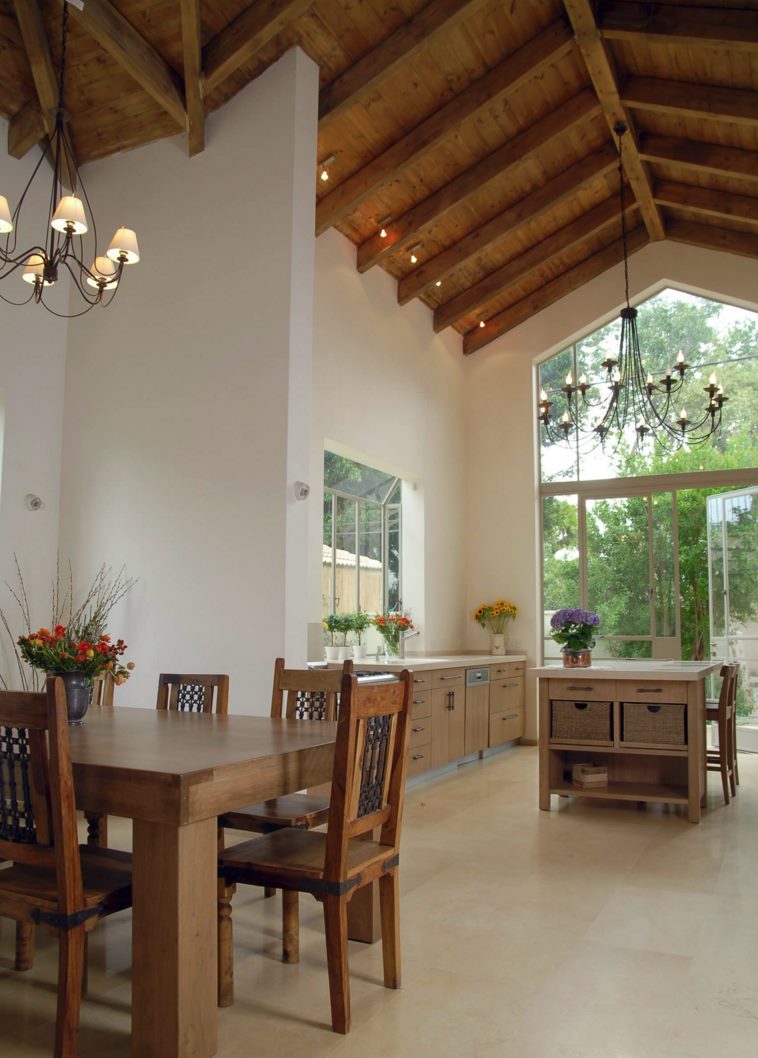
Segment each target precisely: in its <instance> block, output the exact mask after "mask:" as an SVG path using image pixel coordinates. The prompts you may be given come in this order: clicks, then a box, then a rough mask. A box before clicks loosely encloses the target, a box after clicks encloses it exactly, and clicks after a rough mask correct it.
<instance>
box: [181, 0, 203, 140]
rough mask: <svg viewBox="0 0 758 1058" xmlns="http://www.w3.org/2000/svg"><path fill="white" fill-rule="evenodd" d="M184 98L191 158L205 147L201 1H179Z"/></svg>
mask: <svg viewBox="0 0 758 1058" xmlns="http://www.w3.org/2000/svg"><path fill="white" fill-rule="evenodd" d="M180 5H181V15H182V51H183V55H184V97H185V100H186V104H187V141H188V146H189V153H190V158H191V157H192V156H193V155H195V154H199V153H200V151H202V150H203V148H204V147H205V101H204V83H203V67H202V62H203V54H202V53H203V48H202V31H201V26H200V0H180Z"/></svg>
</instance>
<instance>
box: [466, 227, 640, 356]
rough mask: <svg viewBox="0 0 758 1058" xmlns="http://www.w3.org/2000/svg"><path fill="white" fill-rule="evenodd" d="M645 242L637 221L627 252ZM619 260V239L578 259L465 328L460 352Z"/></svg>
mask: <svg viewBox="0 0 758 1058" xmlns="http://www.w3.org/2000/svg"><path fill="white" fill-rule="evenodd" d="M649 241H650V237H649V234H648V232H647V230H646V229H645V227H644V225H642V224H640V225H639V226H638V227H636V228H634V229H633V230H632V231H631V232H630V233H629V236H628V239H627V247H628V251H629V253H630V254H633V253H636V251H637V250H639V249H641V248H642V247H643V246H645V245H647V243H648V242H649ZM623 259H624V248H623V243H622V240H621V239H616V241H615V242H612V243H611V244H610V245H609V246H606V247H604V248H603V249H602V250H599V251H598V252H597V253H594V254H592V255H591V256H590V257H587V258H585V260H584V261H581V262H580V263H579V264H578V265H575V266H574V267H573V268H569V269H568V271H566V272H564V273H563V274H562V275H559V276H557V277H556V278H555V279H553V280H552V281H551V282H549V283H546V284H545V286H543V287H540V288H539V290H536V291H534V293H532V294H529V295H527V297H525V298H522V300H521V301H517V302H516V303H515V304H514V305H509V306H508V308H507V309H504V310H503V311H502V312H499V313H497V315H495V316H492V317H491V318H490V319H489V320H487V322H486V326H484V327H475V328H474V329H473V330H471V331H468V332H467V333H466V334H465V335H464V336H463V352H464V353H465V354H466V356H469V355H470V354H471V353H475V352H476V351H477V350H478V349H482V348H483V347H484V346H485V345H489V343H490V342H493V341H495V339H496V338H500V337H501V336H502V335H503V334H505V333H506V332H507V331H511V330H513V328H514V327H518V325H519V324H520V323H525V322H526V320H528V319H531V317H532V316H536V315H537V313H538V312H542V310H543V309H546V308H547V307H548V306H549V305H552V304H554V303H555V302H556V301H560V299H561V298H563V297H565V296H566V295H567V294H571V293H572V292H573V291H574V290H578V289H579V287H581V286H584V284H585V283H588V282H589V281H590V280H591V279H595V278H596V277H597V276H599V275H602V273H603V272H607V271H608V269H609V268H612V267H613V266H614V265H616V264H618V263H619V262H620V261H622V260H623ZM619 289H620V288H619Z"/></svg>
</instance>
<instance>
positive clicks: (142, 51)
mask: <svg viewBox="0 0 758 1058" xmlns="http://www.w3.org/2000/svg"><path fill="white" fill-rule="evenodd" d="M71 14H72V15H73V16H74V17H75V18H76V20H77V22H78V23H79V25H80V26H81V27H82V29H84V30H86V32H87V33H88V34H89V35H90V36H91V37H92V38H93V39H94V40H96V41H97V42H98V44H99V45H100V46H101V47H102V48H104V49H105V51H107V52H108V54H109V55H111V56H112V57H113V58H114V59H115V60H116V62H117V63H118V64H119V66H121V67H122V68H123V69H124V70H126V71H127V73H128V74H129V75H130V76H131V77H133V78H134V80H135V81H136V82H137V84H138V85H140V87H141V88H144V90H145V91H146V92H148V93H149V94H150V95H151V96H152V97H153V99H154V100H155V101H156V103H158V104H159V105H160V106H161V107H162V108H163V109H164V110H165V111H166V112H167V113H168V114H170V115H171V117H172V118H174V120H175V121H176V122H177V123H178V124H179V125H181V127H182V128H186V125H187V112H186V109H185V105H184V92H183V90H182V85H181V81H180V80H179V78H178V77H177V76H176V74H175V73H174V71H173V70H172V69H171V67H170V66H169V65H168V63H167V62H165V61H164V59H163V58H161V56H160V55H159V54H158V52H157V51H156V50H155V48H153V46H152V44H150V43H149V42H148V41H146V40H145V38H144V37H143V36H142V35H141V34H140V33H139V32H138V31H137V30H136V29H135V28H134V26H133V25H132V24H131V22H128V21H127V20H126V19H125V18H124V16H123V15H122V14H121V13H120V12H119V11H118V10H117V9H116V8H115V7H114V6H113V5H112V4H111V3H109V0H87V2H86V3H85V5H84V7H83V8H82V9H81V10H80V9H79V8H78V7H72V8H71Z"/></svg>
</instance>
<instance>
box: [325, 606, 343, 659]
mask: <svg viewBox="0 0 758 1058" xmlns="http://www.w3.org/2000/svg"><path fill="white" fill-rule="evenodd" d="M339 630H340V614H337V613H330V614H329V615H328V616H327V617H325V618H324V632H325V633H326V639H327V643H326V646H325V648H324V649H325V652H326V660H327V661H339V657H340V647H339V646H338V644H336V643H335V642H334V637H335V635H336V634H337V632H339Z"/></svg>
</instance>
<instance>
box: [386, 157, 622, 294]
mask: <svg viewBox="0 0 758 1058" xmlns="http://www.w3.org/2000/svg"><path fill="white" fill-rule="evenodd" d="M617 161H618V159H617V155H616V150H615V148H614V147H612V146H611V145H610V144H609V145H608V146H607V147H603V148H602V149H601V150H599V151H595V152H593V153H592V154H590V155H588V156H587V157H586V158H582V160H581V161H580V162H576V163H575V164H574V165H572V166H570V167H569V168H568V169H565V170H564V171H563V172H562V173H559V174H558V176H555V177H553V179H552V180H548V182H547V183H546V184H543V185H542V187H539V188H537V190H536V191H532V192H530V193H529V194H528V195H525V196H524V198H522V199H521V200H520V201H519V202H516V203H515V204H514V205H512V206H509V207H508V209H505V210H503V212H502V213H499V214H498V215H497V216H496V217H493V218H492V219H491V220H489V221H487V223H486V224H483V225H482V226H481V227H480V228H476V229H474V231H471V232H469V234H468V235H466V236H464V237H463V238H462V239H460V240H459V241H458V242H457V243H454V244H453V245H452V246H450V247H448V249H447V250H443V251H442V253H439V254H437V256H436V257H432V258H430V259H429V260H428V261H424V262H423V264H420V265H419V266H418V268H416V269H415V270H414V271H413V272H411V273H409V274H408V275H407V276H404V277H403V278H402V279H401V280H400V282H399V283H398V287H397V298H398V301H399V302H400V304H401V305H404V304H405V303H406V302H407V301H410V299H411V298H414V297H420V296H421V295H422V294H424V293H425V292H426V291H427V290H429V289H430V288H431V287H433V286H434V284H435V283H436V282H437V281H438V280H441V281H443V282H444V280H445V279H446V278H447V277H448V276H449V275H451V274H452V273H453V272H454V271H455V270H456V269H457V268H460V267H461V266H462V265H464V264H466V262H467V261H469V260H471V259H472V258H473V257H476V256H477V255H478V254H480V253H482V252H483V251H484V250H486V249H487V247H488V246H491V245H492V244H493V243H495V242H498V241H499V240H500V239H503V238H505V236H507V235H510V234H512V233H513V232H514V231H516V230H517V229H518V228H520V227H521V226H522V225H524V224H529V223H531V222H532V221H533V220H536V218H537V217H539V216H541V215H542V214H543V213H547V212H548V211H549V210H551V209H553V208H554V207H555V206H557V205H559V204H560V203H561V202H563V201H564V200H565V199H567V198H571V197H572V196H574V195H576V194H577V192H579V191H581V189H582V188H583V187H586V186H587V185H588V184H591V183H592V182H593V181H594V180H597V179H598V178H599V177H601V176H604V175H605V174H606V173H609V172H611V170H613V169H615V168H616V165H617Z"/></svg>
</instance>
